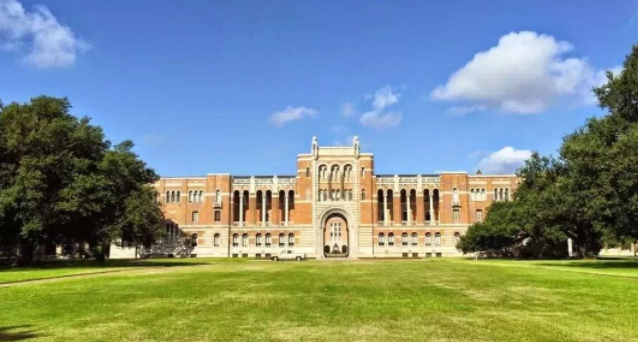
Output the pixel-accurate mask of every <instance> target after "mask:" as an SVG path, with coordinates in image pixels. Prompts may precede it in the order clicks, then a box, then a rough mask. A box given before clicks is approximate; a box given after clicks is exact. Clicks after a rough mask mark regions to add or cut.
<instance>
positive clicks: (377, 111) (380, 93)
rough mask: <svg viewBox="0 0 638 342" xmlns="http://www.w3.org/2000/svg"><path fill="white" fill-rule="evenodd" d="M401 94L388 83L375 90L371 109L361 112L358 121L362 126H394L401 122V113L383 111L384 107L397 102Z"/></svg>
mask: <svg viewBox="0 0 638 342" xmlns="http://www.w3.org/2000/svg"><path fill="white" fill-rule="evenodd" d="M399 97H401V94H399V93H395V92H394V89H392V87H390V86H389V85H386V86H385V87H383V88H381V89H379V90H377V91H376V92H375V94H374V96H373V97H370V98H372V99H373V100H372V110H370V111H368V112H366V113H363V115H361V118H359V122H361V124H362V125H364V126H370V127H374V128H386V127H394V126H397V125H399V124H400V123H401V120H402V119H403V117H402V115H401V113H398V112H384V111H385V109H386V108H387V107H389V106H391V105H393V104H395V103H397V102H399Z"/></svg>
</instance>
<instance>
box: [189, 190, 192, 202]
mask: <svg viewBox="0 0 638 342" xmlns="http://www.w3.org/2000/svg"><path fill="white" fill-rule="evenodd" d="M192 202H193V190H189V191H188V203H192Z"/></svg>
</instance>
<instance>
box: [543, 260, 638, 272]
mask: <svg viewBox="0 0 638 342" xmlns="http://www.w3.org/2000/svg"><path fill="white" fill-rule="evenodd" d="M539 265H541V266H550V267H573V268H590V269H618V268H621V269H636V270H638V261H582V262H578V261H576V262H571V263H567V264H560V263H541V264H539Z"/></svg>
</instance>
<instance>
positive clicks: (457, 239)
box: [454, 232, 461, 246]
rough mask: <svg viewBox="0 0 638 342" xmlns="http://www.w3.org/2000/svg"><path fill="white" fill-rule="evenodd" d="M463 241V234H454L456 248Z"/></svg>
mask: <svg viewBox="0 0 638 342" xmlns="http://www.w3.org/2000/svg"><path fill="white" fill-rule="evenodd" d="M460 240H461V234H460V233H459V232H456V233H454V246H456V245H457V244H458V243H459V241H460Z"/></svg>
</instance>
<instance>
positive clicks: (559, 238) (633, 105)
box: [458, 45, 638, 257]
mask: <svg viewBox="0 0 638 342" xmlns="http://www.w3.org/2000/svg"><path fill="white" fill-rule="evenodd" d="M593 91H594V94H595V95H596V96H597V98H598V101H599V104H600V106H601V108H603V109H605V110H607V111H608V114H607V115H605V116H603V117H600V118H596V117H594V118H591V119H589V120H587V122H586V123H585V125H584V126H582V127H579V128H578V129H576V130H575V131H574V132H573V133H572V134H569V135H567V136H565V138H564V139H563V144H562V146H561V147H560V150H559V156H558V158H557V159H554V158H552V157H542V156H540V155H539V154H537V153H535V154H533V156H532V157H531V158H530V159H529V160H528V161H527V162H526V164H525V165H524V166H523V167H522V168H521V169H519V170H518V172H517V173H518V175H519V176H520V177H521V179H522V181H521V184H520V187H519V189H518V191H517V192H516V196H515V201H514V202H513V203H512V204H511V205H509V206H511V208H509V210H502V209H501V208H500V206H498V205H496V204H495V205H493V206H492V207H491V208H490V211H489V215H488V218H487V220H486V221H485V222H484V223H480V224H475V225H473V226H471V227H470V228H469V230H468V233H467V234H466V236H465V237H463V238H462V239H461V241H460V242H459V246H458V247H459V248H461V249H462V250H463V251H464V252H478V251H483V252H484V251H494V249H495V248H496V249H498V252H497V253H496V254H501V255H506V254H510V255H511V254H514V255H517V256H525V255H527V256H532V257H558V256H564V254H565V253H566V251H567V242H566V241H567V239H568V238H569V239H572V240H573V242H574V248H575V250H574V252H575V254H576V255H577V256H581V257H584V256H591V255H594V254H597V253H598V252H599V251H600V249H601V247H602V245H603V242H604V241H605V240H606V239H609V237H613V238H614V239H616V240H617V241H626V240H627V239H629V240H632V241H636V239H638V45H637V46H634V47H633V49H632V52H631V54H629V55H628V56H627V58H626V60H625V62H624V65H623V71H622V72H621V73H620V74H619V75H616V76H614V75H613V74H612V73H610V72H608V73H607V83H606V84H604V85H602V86H601V87H599V88H595V89H594V90H593ZM504 237H509V239H505V238H504ZM485 241H491V242H489V243H487V242H485ZM494 241H501V242H502V243H499V244H495V242H494Z"/></svg>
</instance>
